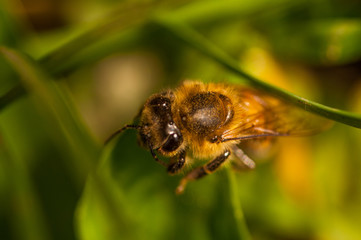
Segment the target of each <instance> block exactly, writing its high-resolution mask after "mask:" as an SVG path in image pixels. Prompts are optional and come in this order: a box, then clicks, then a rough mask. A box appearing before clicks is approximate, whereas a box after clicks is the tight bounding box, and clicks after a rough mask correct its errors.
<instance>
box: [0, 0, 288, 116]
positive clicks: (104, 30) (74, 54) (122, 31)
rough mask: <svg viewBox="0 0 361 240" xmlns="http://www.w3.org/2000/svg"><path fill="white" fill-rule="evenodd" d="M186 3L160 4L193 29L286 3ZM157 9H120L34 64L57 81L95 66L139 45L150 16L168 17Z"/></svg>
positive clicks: (0, 105) (2, 103) (1, 102)
mask: <svg viewBox="0 0 361 240" xmlns="http://www.w3.org/2000/svg"><path fill="white" fill-rule="evenodd" d="M189 1H190V0H183V1H179V3H178V1H176V2H172V3H168V2H166V1H161V2H162V4H166V6H167V7H168V8H171V9H173V8H174V6H177V5H178V4H184V5H185V6H184V7H181V8H179V9H176V10H175V11H173V12H172V18H173V17H174V18H176V19H178V20H181V21H185V22H188V23H192V24H196V25H197V24H209V23H212V22H215V21H217V22H220V21H224V20H227V19H228V20H229V19H234V18H244V17H245V16H248V15H251V14H254V13H255V12H259V11H260V10H262V9H269V6H274V8H277V9H278V8H279V7H280V6H283V5H284V4H288V3H289V2H288V1H287V0H277V1H276V2H275V1H270V0H263V1H257V2H243V1H235V0H232V1H222V2H218V1H211V2H209V1H199V2H194V3H192V4H185V3H187V2H189ZM157 5H161V4H160V2H158V3H157V4H155V3H152V2H150V3H148V2H147V3H144V4H143V5H139V3H138V4H137V5H136V6H129V7H127V8H123V9H121V10H119V11H118V12H117V14H115V15H116V16H115V17H108V18H110V19H108V18H107V19H106V20H104V21H103V22H102V23H99V24H97V25H96V26H94V27H92V28H89V29H88V30H84V31H83V33H81V34H79V35H77V37H74V38H73V39H72V40H70V41H67V42H66V43H64V44H63V45H61V46H59V47H58V48H56V49H54V50H52V51H50V52H48V53H46V54H45V55H44V56H42V57H40V58H39V59H37V60H38V61H39V62H40V63H41V64H42V65H43V66H44V67H45V68H46V70H47V72H48V73H50V74H51V75H52V76H54V77H55V78H56V77H59V76H62V75H66V74H68V73H70V72H72V71H74V70H75V69H78V68H80V67H82V66H84V65H85V64H90V63H92V62H95V61H97V60H99V59H101V58H103V57H105V56H107V55H109V54H111V53H114V52H117V51H121V50H124V49H126V47H127V46H134V44H136V43H139V42H141V41H142V38H143V37H144V34H143V32H144V30H145V29H147V30H149V25H147V24H146V23H147V20H148V19H150V18H151V17H152V16H153V15H155V16H157V15H167V16H169V14H168V13H166V12H161V11H158V12H154V8H155V6H157ZM275 5H277V6H275ZM162 6H163V5H162ZM134 12H137V17H135V18H133V17H132V15H134ZM110 15H111V14H110ZM151 15H152V16H151ZM155 34H156V33H155ZM21 88H22V87H21V86H20V85H17V86H15V87H14V88H13V89H11V90H10V91H9V92H8V93H6V94H5V95H2V96H0V110H2V109H4V108H5V107H6V106H7V105H9V104H10V103H12V102H13V101H14V100H16V99H18V98H19V97H21V96H23V95H24V94H25V92H24V91H18V90H19V89H21ZM14 93H16V94H14Z"/></svg>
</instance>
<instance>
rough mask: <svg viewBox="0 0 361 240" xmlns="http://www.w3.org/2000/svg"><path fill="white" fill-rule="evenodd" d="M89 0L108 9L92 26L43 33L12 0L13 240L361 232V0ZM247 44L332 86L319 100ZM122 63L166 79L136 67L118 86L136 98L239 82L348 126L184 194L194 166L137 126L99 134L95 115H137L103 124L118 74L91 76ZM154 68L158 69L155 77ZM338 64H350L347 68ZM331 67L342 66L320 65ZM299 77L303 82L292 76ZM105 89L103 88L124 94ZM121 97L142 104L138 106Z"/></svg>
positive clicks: (1, 102)
mask: <svg viewBox="0 0 361 240" xmlns="http://www.w3.org/2000/svg"><path fill="white" fill-rule="evenodd" d="M351 2H352V3H351ZM64 4H70V5H68V6H67V7H68V8H64V9H68V10H67V11H69V12H66V11H65V13H63V15H64V16H65V15H66V16H69V15H70V14H71V13H70V10H69V9H70V7H71V6H72V5H71V3H64ZM77 4H78V6H81V8H79V9H77V10H78V11H79V13H77V15H78V17H79V16H84V18H85V17H86V16H91V15H92V14H94V15H97V14H99V15H100V16H101V17H98V18H96V17H95V19H93V23H92V24H89V23H88V22H87V21H82V20H68V23H67V24H65V25H64V26H63V27H62V28H60V27H54V28H53V29H52V32H41V31H35V29H31V28H28V29H27V28H25V26H28V25H30V24H31V23H30V22H31V20H29V21H30V22H21V19H25V18H21V17H19V16H17V15H15V14H14V12H16V11H14V10H16V9H17V10H19V11H18V12H21V11H20V9H21V8H20V7H19V6H16V4H15V5H12V4H10V2H4V3H3V2H1V3H0V19H1V21H0V44H1V45H2V46H1V47H0V81H1V84H0V86H1V87H0V111H1V112H0V114H1V115H0V239H94V240H95V239H340V238H342V239H359V238H361V233H360V232H359V227H358V226H359V224H360V222H361V218H360V216H361V214H360V213H361V205H360V204H359V203H360V200H361V191H360V189H361V179H360V174H359V173H360V169H361V162H360V161H359V160H360V159H361V150H360V148H359V145H360V144H361V135H360V130H359V129H356V128H361V115H360V114H358V113H356V112H361V102H360V98H359V94H361V87H360V86H361V85H360V84H359V81H360V79H361V78H360V76H361V74H360V72H359V71H358V70H357V69H359V66H360V61H361V48H360V44H359V39H360V35H361V24H360V22H361V15H360V13H359V11H356V9H360V7H361V5H360V4H357V3H356V2H354V1H350V5H346V4H343V2H342V3H341V1H340V2H339V1H336V0H329V1H315V2H314V3H311V2H308V1H288V0H282V1H281V0H278V1H269V0H263V1H233V0H228V1H222V2H220V1H173V2H172V3H167V2H166V1H123V2H121V3H118V2H117V1H115V2H112V1H106V2H102V1H92V3H90V4H89V6H88V5H87V3H86V2H85V1H84V2H82V1H79V3H77ZM92 4H94V5H92ZM99 6H100V7H99ZM92 7H93V8H92ZM82 8H84V10H83V11H81V10H82ZM95 9H98V10H95ZM99 9H102V10H99ZM109 9H112V10H109ZM104 12H105V13H104ZM55 13H56V11H55ZM55 13H54V14H55ZM29 19H31V18H30V17H29ZM69 19H71V18H70V17H69ZM33 21H35V20H33ZM33 23H34V22H33ZM34 26H35V23H34ZM179 40H181V41H179ZM249 49H264V51H265V52H267V53H269V54H270V55H272V56H274V58H275V59H277V60H275V62H277V63H279V64H278V65H277V66H282V67H280V69H282V73H284V74H286V72H287V69H299V68H302V69H307V70H304V71H305V72H307V73H308V74H309V75H312V76H316V77H309V75H307V74H306V75H301V77H299V76H295V75H297V73H296V74H293V75H292V73H291V74H290V75H287V77H289V78H287V81H288V82H289V83H290V84H291V85H292V84H294V85H295V86H300V85H302V83H304V82H306V83H310V82H312V84H314V85H310V86H308V85H307V84H305V86H306V87H305V89H306V90H305V92H306V95H307V93H310V96H311V95H312V94H311V93H312V92H318V93H320V96H313V97H310V98H313V99H317V102H316V101H311V100H309V99H308V98H307V99H306V98H303V97H300V96H298V95H295V94H293V93H290V92H289V91H288V90H285V89H283V88H280V87H276V86H275V84H270V83H267V82H266V81H261V80H260V79H262V77H253V76H252V74H248V73H246V72H247V70H246V68H244V67H243V66H241V67H239V65H240V64H239V59H240V58H242V57H245V56H246V55H247V53H248V50H249ZM134 56H135V57H134ZM132 57H133V58H134V59H136V60H133V58H132ZM109 59H110V60H109ZM114 59H116V60H118V61H120V62H121V63H122V64H123V65H126V64H128V63H130V62H132V61H133V63H135V64H139V65H136V66H138V67H137V69H136V72H137V73H138V72H140V73H144V74H143V75H145V76H146V77H147V78H149V79H151V80H152V78H151V76H152V74H153V75H155V76H159V79H157V81H158V82H152V81H151V80H150V83H146V82H141V84H139V85H138V86H136V85H129V84H128V83H129V82H130V83H132V82H134V83H135V82H136V79H135V78H136V76H137V75H134V74H133V75H132V74H128V75H125V76H126V77H127V78H128V77H129V76H130V77H129V79H127V82H126V83H125V84H123V85H122V86H121V87H120V88H119V89H118V90H119V91H121V90H122V88H125V89H127V90H126V91H127V92H126V94H125V95H127V93H128V95H132V94H134V95H135V94H136V93H138V92H141V89H145V90H143V92H141V93H139V94H140V95H138V98H139V99H140V101H143V100H144V99H146V97H147V95H149V94H150V93H152V92H155V91H156V90H157V89H156V88H157V87H160V86H166V87H169V86H174V84H175V83H176V82H179V81H181V80H183V79H184V78H195V79H201V80H203V81H229V82H236V83H237V84H248V85H251V86H253V87H255V88H259V89H262V90H264V91H267V92H268V93H270V94H273V95H275V96H277V97H280V98H283V99H284V100H286V101H288V102H291V103H293V104H295V105H296V106H298V107H301V108H304V109H306V110H307V111H311V112H313V113H316V114H319V115H321V116H323V117H326V118H328V119H331V120H335V121H337V122H341V123H344V124H345V125H339V124H336V125H335V127H334V128H333V129H331V130H330V131H328V132H325V133H323V134H322V135H320V136H315V137H310V138H308V139H306V140H304V141H305V142H307V143H304V144H303V145H302V144H301V145H300V147H299V150H296V151H297V152H294V153H292V154H288V155H285V156H286V158H287V159H289V161H287V162H291V163H292V162H293V161H294V165H292V164H291V165H287V166H288V167H287V168H286V167H285V165H286V163H287V162H284V161H283V162H282V159H283V158H284V157H282V153H280V154H273V155H272V154H271V155H270V156H266V157H264V156H261V154H258V155H260V156H258V155H257V154H255V157H254V158H255V159H256V160H258V159H259V162H258V168H257V169H256V170H254V171H249V172H241V173H234V172H233V171H232V169H231V168H230V167H229V166H227V167H226V168H224V169H221V170H220V171H219V172H217V173H215V174H213V175H210V176H208V177H206V178H205V179H202V180H200V181H197V182H192V183H190V184H189V187H188V188H187V189H186V192H185V194H184V195H181V196H177V195H175V193H174V190H175V188H176V186H177V184H178V182H179V180H180V178H181V176H168V175H167V174H166V172H165V170H164V169H163V168H161V166H159V165H157V164H156V163H155V162H154V160H153V159H152V157H151V155H150V154H149V153H148V152H147V151H146V150H143V149H141V148H140V147H139V146H138V145H137V144H136V142H137V139H136V134H135V132H132V130H129V131H128V132H125V133H124V134H122V135H121V136H119V137H118V138H117V139H116V140H114V141H112V142H110V144H109V145H107V146H103V145H102V144H101V143H100V142H103V139H104V135H107V134H108V132H107V131H108V130H104V129H103V132H101V131H100V130H99V129H97V128H96V127H95V126H96V124H94V121H95V120H94V119H98V120H99V119H101V121H102V122H101V124H100V125H106V122H107V119H106V118H107V117H111V116H113V117H114V116H117V117H118V118H117V119H115V122H116V123H117V127H121V126H122V124H124V123H125V122H129V121H131V117H130V116H128V115H129V112H127V111H123V112H121V113H120V114H119V115H105V117H104V118H102V117H103V116H101V115H102V113H103V111H102V110H101V109H102V107H103V106H102V105H101V103H102V102H101V101H100V97H99V95H96V94H95V92H97V91H98V90H99V89H103V86H104V85H106V82H105V81H104V82H103V81H101V83H100V84H99V83H98V82H95V80H93V79H89V78H91V77H89V76H94V75H97V74H99V72H101V73H102V74H103V75H101V76H103V77H104V78H106V76H107V73H108V71H109V69H110V68H107V67H109V65H112V64H113V63H112V62H111V61H112V60H113V61H114ZM119 59H120V60H119ZM124 59H125V60H124ZM144 59H145V60H144ZM142 61H145V64H144V63H142ZM122 64H120V65H116V66H117V67H116V69H117V68H121V67H122V66H123V65H122ZM142 64H143V65H142ZM104 66H105V67H104ZM139 66H140V67H139ZM149 66H151V67H150V68H149V69H151V70H152V71H153V72H150V73H148V72H147V70H146V69H148V68H147V67H149ZM277 66H276V67H277ZM295 66H296V67H295ZM101 67H103V68H104V69H105V70H102V71H103V72H102V71H101V70H99V69H102V68H101ZM276 67H275V68H276ZM94 69H96V70H97V71H96V70H94ZM121 69H123V70H122V71H120V72H121V73H123V72H127V71H128V72H129V71H130V70H129V68H121ZM124 69H125V70H124ZM320 69H321V70H322V71H318V70H320ZM340 69H350V70H348V71H346V72H345V71H344V72H343V73H345V75H340V74H339V73H340ZM355 69H356V70H355ZM334 71H336V72H337V73H338V74H334V75H333V76H331V74H330V75H322V74H323V73H324V72H331V73H332V72H334ZM158 72H161V74H159V75H157V74H158ZM291 72H292V71H291ZM314 72H316V73H314ZM324 76H327V77H329V76H331V77H329V79H327V80H329V82H330V84H327V83H325V81H323V82H322V81H320V82H319V81H317V80H316V79H317V78H318V77H320V78H323V77H324ZM132 77H133V78H134V79H133V78H132ZM266 77H267V76H266ZM277 77H278V76H277V75H276V74H275V75H274V78H275V79H276V78H277ZM297 77H299V78H301V81H299V82H297V81H295V82H293V81H294V79H296V78H297ZM339 77H341V78H342V79H339ZM120 78H121V77H119V81H120V80H121V79H120ZM333 78H334V79H333ZM347 79H352V80H347ZM101 80H103V79H101ZM346 81H348V82H346ZM147 84H148V85H147ZM330 85H332V86H331V87H330ZM128 86H133V88H131V89H129V88H127V87H128ZM320 86H322V87H320ZM350 86H351V87H350ZM313 87H315V88H316V89H313ZM307 88H309V89H307ZM311 88H312V89H311ZM79 89H80V90H79ZM89 89H90V90H89ZM358 89H360V90H358ZM110 90H111V89H110V88H108V89H107V91H110ZM307 90H309V91H307ZM107 91H105V93H104V92H103V95H111V93H110V92H107ZM295 92H298V91H297V90H296V91H295ZM128 97H129V96H128ZM130 97H131V96H130ZM133 100H134V98H133ZM97 101H99V103H98V102H97ZM84 102H85V103H88V104H89V102H90V103H93V104H94V102H95V104H94V105H97V104H100V105H101V106H100V107H99V108H97V111H98V112H96V114H95V115H96V116H92V117H89V116H90V115H91V114H89V112H86V110H87V105H86V104H84ZM319 102H324V103H325V104H320V103H319ZM123 105H129V106H130V107H131V109H134V111H136V110H137V109H138V108H139V106H137V105H133V104H132V103H131V102H125V104H123ZM329 106H337V107H338V108H333V107H329ZM123 107H124V106H123ZM125 107H126V106H125ZM104 108H106V107H105V106H104ZM341 108H344V109H347V110H348V111H344V110H341ZM134 115H135V113H134ZM89 119H90V120H89ZM92 121H93V122H92ZM347 125H349V126H353V127H356V128H351V127H349V126H347ZM110 130H115V129H110ZM110 130H109V131H110ZM281 144H282V143H281ZM287 144H293V143H292V140H290V143H288V142H287V143H283V145H282V146H283V147H282V146H281V147H280V149H281V150H280V152H282V151H283V152H284V151H287V149H289V148H291V145H287ZM294 144H296V145H297V143H294ZM304 145H306V147H305V146H304ZM287 146H288V147H287ZM297 146H298V145H297ZM282 149H283V150H282ZM296 149H297V148H296ZM276 152H277V151H276ZM307 152H310V154H309V155H305V154H307ZM298 155H301V156H304V157H305V158H304V159H303V160H304V162H302V163H301V166H306V167H305V169H303V168H302V167H299V165H297V164H300V163H299V162H297V161H298V160H297V157H298ZM271 159H272V161H271ZM302 164H304V165H302ZM189 169H190V166H187V169H186V170H189ZM289 173H294V174H289ZM306 175H307V176H308V177H305V176H306ZM297 177H298V178H297ZM297 179H298V180H297ZM300 179H301V180H302V181H301V183H300V182H297V181H300ZM293 181H296V183H295V182H293ZM297 188H299V193H295V190H294V189H297ZM241 206H242V208H241Z"/></svg>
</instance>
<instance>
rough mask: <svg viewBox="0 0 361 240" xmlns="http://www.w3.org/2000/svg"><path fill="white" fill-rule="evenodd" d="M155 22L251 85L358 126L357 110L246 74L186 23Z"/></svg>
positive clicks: (360, 123) (359, 125) (175, 21)
mask: <svg viewBox="0 0 361 240" xmlns="http://www.w3.org/2000/svg"><path fill="white" fill-rule="evenodd" d="M156 22H157V23H158V24H159V25H161V26H163V27H164V28H165V29H166V30H168V31H169V32H171V33H172V34H173V35H174V36H175V37H176V38H178V39H180V40H181V41H183V42H184V43H186V44H187V45H189V46H191V47H193V48H195V49H197V50H198V51H200V52H201V53H203V54H204V55H206V56H208V57H210V58H212V59H213V60H214V61H216V62H218V63H219V64H221V65H222V66H223V67H224V68H226V69H228V70H229V71H231V72H233V73H235V74H236V75H238V76H239V77H241V78H243V79H244V80H246V81H248V83H249V84H250V85H252V86H253V87H255V88H258V89H261V90H264V91H266V92H267V93H270V94H273V95H275V96H277V97H280V98H283V99H284V100H286V101H288V102H290V103H292V104H295V105H297V106H298V107H301V108H303V109H305V110H306V111H309V112H313V113H316V114H318V115H321V116H323V117H326V118H328V119H332V120H335V121H337V122H341V123H344V124H347V125H350V126H353V127H356V128H361V115H360V114H356V113H352V112H347V111H343V110H340V109H337V108H332V107H329V106H325V105H322V104H320V103H317V102H313V101H311V100H308V99H305V98H303V97H300V96H297V95H295V94H292V93H290V92H288V91H285V90H283V89H281V88H278V87H275V86H273V85H271V84H269V83H266V82H263V81H261V80H259V79H257V78H255V77H253V76H251V75H249V74H247V73H246V72H244V71H243V70H242V69H240V68H239V66H238V65H239V64H238V62H237V61H236V60H234V59H233V58H231V57H230V56H229V55H228V54H227V53H226V52H224V51H223V50H222V49H220V48H219V47H218V46H216V45H215V44H213V43H212V42H210V41H209V40H208V39H207V38H206V37H204V36H203V35H201V34H200V33H199V32H197V31H195V30H194V29H192V28H191V27H189V26H187V25H186V24H184V23H181V22H179V21H177V20H175V19H172V18H158V19H157V20H156Z"/></svg>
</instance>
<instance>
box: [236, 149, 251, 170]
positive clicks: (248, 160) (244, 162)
mask: <svg viewBox="0 0 361 240" xmlns="http://www.w3.org/2000/svg"><path fill="white" fill-rule="evenodd" d="M232 153H233V154H234V155H235V156H236V157H237V158H238V159H239V160H240V163H239V162H237V163H236V164H238V165H239V164H242V165H243V166H245V167H247V168H248V169H254V168H255V167H256V163H255V162H254V161H253V160H252V159H251V158H250V157H248V156H247V155H246V154H245V153H244V152H243V150H242V149H240V148H238V147H237V146H233V148H232ZM240 168H242V167H241V166H240Z"/></svg>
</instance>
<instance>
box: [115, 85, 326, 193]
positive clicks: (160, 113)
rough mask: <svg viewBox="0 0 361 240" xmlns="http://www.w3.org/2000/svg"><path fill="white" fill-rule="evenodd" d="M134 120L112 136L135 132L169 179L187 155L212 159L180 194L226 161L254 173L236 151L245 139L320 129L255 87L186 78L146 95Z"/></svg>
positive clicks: (309, 116)
mask: <svg viewBox="0 0 361 240" xmlns="http://www.w3.org/2000/svg"><path fill="white" fill-rule="evenodd" d="M138 116H139V124H137V125H126V126H125V127H123V128H121V129H120V130H118V131H117V132H116V133H114V134H113V135H112V136H111V138H113V136H115V135H117V134H119V133H120V132H122V131H123V130H125V129H136V130H138V139H139V143H140V145H141V146H143V147H145V148H147V149H149V151H150V153H151V154H152V156H153V158H154V159H155V160H156V161H157V162H159V163H160V164H161V165H163V166H165V167H166V168H167V172H168V173H169V174H171V175H173V174H178V173H180V172H181V170H182V169H183V167H184V166H185V164H186V162H187V157H189V155H190V154H191V155H192V157H194V158H195V159H210V161H209V162H207V163H206V164H204V165H202V166H200V167H196V168H194V169H192V170H191V171H190V172H188V173H187V174H186V175H185V176H184V177H183V178H182V179H181V181H180V184H179V186H178V187H177V189H176V193H178V194H180V193H183V191H184V189H185V187H186V184H187V183H188V182H189V181H193V180H197V179H200V178H203V177H205V176H206V175H209V174H211V173H213V172H214V171H216V170H217V169H218V168H220V167H221V166H222V165H223V164H224V163H225V162H226V161H227V160H228V159H230V158H233V159H237V160H238V161H240V162H241V163H242V164H243V165H244V166H246V167H248V168H250V169H253V168H254V167H255V163H254V161H253V160H252V159H250V158H249V157H248V156H247V155H246V154H245V153H244V152H243V150H242V149H241V148H240V147H239V145H240V143H241V142H243V141H247V140H250V139H262V138H266V139H267V138H272V137H279V136H302V135H311V134H314V133H317V132H319V131H320V130H322V128H323V127H322V125H323V126H324V122H323V121H318V119H317V118H318V117H317V116H315V115H313V114H311V113H308V112H306V111H303V110H302V109H299V108H297V107H294V106H291V105H290V104H287V103H286V102H284V101H282V100H280V99H277V98H275V97H273V96H270V95H268V94H265V93H262V92H260V91H257V90H255V89H250V88H247V87H244V86H240V85H231V84H224V83H208V84H205V83H202V82H197V81H189V80H188V81H185V82H183V84H182V85H180V86H179V87H178V88H176V89H175V90H166V91H163V92H161V93H157V94H154V95H152V96H150V97H149V98H148V100H147V101H146V102H145V104H144V106H143V107H142V109H141V111H140V113H139V115H138ZM315 119H317V121H316V120H315ZM111 138H110V139H111ZM157 154H160V155H162V156H165V157H168V158H170V159H171V161H170V163H165V162H164V161H162V160H160V159H159V158H158V156H157ZM187 155H188V156H187Z"/></svg>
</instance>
